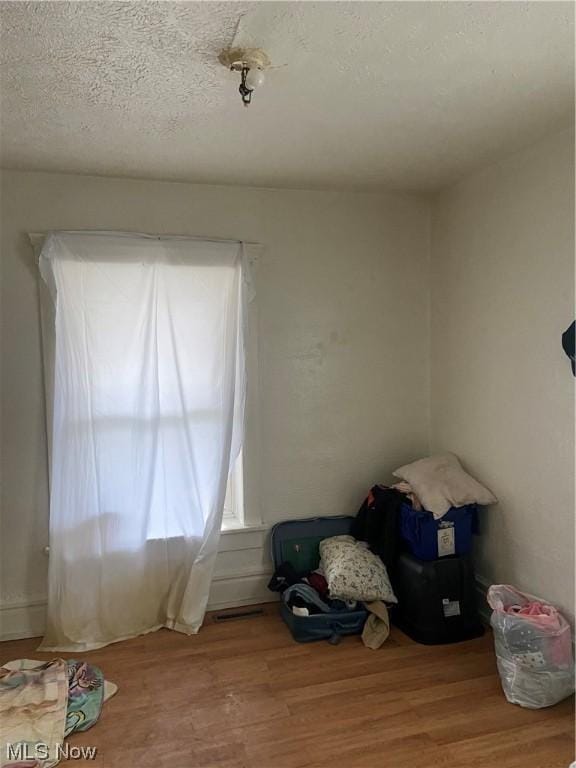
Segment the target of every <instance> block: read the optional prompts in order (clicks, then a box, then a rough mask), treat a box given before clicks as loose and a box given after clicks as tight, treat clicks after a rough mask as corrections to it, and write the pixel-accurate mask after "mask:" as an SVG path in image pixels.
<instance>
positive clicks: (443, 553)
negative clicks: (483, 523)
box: [400, 502, 478, 560]
mask: <svg viewBox="0 0 576 768" xmlns="http://www.w3.org/2000/svg"><path fill="white" fill-rule="evenodd" d="M477 513H478V507H477V505H476V504H468V505H466V506H464V507H452V508H451V509H450V510H448V512H447V513H446V514H445V515H444V517H442V518H440V520H436V519H435V518H434V516H433V515H432V513H431V512H427V511H426V510H422V511H421V512H417V511H416V510H415V509H413V508H412V505H411V504H408V503H407V502H405V503H404V504H402V507H401V509H400V536H401V537H402V539H403V540H404V541H405V542H406V544H407V545H408V548H409V550H410V552H411V553H412V554H413V555H414V556H415V557H417V558H418V559H419V560H438V559H439V558H441V557H449V556H451V555H456V556H458V557H459V556H461V555H467V554H469V553H470V551H471V549H472V534H474V533H477V526H478V514H477Z"/></svg>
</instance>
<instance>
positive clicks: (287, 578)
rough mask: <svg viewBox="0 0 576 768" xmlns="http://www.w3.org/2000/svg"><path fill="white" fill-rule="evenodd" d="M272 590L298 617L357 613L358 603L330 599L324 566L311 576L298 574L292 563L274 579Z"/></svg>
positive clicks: (276, 572) (286, 563) (285, 565)
mask: <svg viewBox="0 0 576 768" xmlns="http://www.w3.org/2000/svg"><path fill="white" fill-rule="evenodd" d="M268 589H271V590H272V592H280V593H281V595H282V599H283V601H284V602H285V603H286V605H288V606H289V607H290V608H291V610H292V613H293V614H294V615H295V616H314V615H316V614H318V613H332V612H333V611H354V610H356V608H357V601H356V600H340V599H339V598H332V597H330V595H329V589H328V582H327V581H326V577H325V575H324V570H323V568H322V566H320V567H319V568H317V569H316V570H315V571H309V572H308V573H297V572H296V570H295V569H294V567H293V566H292V565H291V564H290V563H288V562H285V563H282V564H281V565H280V566H279V567H278V568H277V569H276V571H275V572H274V575H273V576H272V578H271V579H270V582H269V584H268Z"/></svg>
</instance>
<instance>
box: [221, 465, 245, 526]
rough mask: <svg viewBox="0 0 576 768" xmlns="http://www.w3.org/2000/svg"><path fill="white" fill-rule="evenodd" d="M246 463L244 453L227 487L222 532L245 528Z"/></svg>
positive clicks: (233, 470) (231, 473)
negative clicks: (243, 458) (244, 473)
mask: <svg viewBox="0 0 576 768" xmlns="http://www.w3.org/2000/svg"><path fill="white" fill-rule="evenodd" d="M243 472H244V463H243V461H242V452H240V455H239V456H238V458H237V459H236V464H235V466H234V468H233V469H232V472H230V476H229V478H228V485H227V486H226V500H225V502H224V515H223V516H222V530H223V531H226V530H231V529H234V528H242V527H243V526H244V523H245V521H244V475H243Z"/></svg>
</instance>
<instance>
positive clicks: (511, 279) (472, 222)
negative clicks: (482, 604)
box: [431, 130, 574, 614]
mask: <svg viewBox="0 0 576 768" xmlns="http://www.w3.org/2000/svg"><path fill="white" fill-rule="evenodd" d="M432 244H433V245H432V353H431V360H432V428H431V444H432V448H433V449H450V450H452V451H454V452H455V453H457V454H458V455H459V456H460V457H461V459H462V460H463V462H464V463H465V465H466V467H467V468H468V469H469V470H470V471H471V472H472V473H473V474H474V475H476V476H477V477H478V478H479V479H481V480H482V481H484V482H485V483H486V484H487V485H488V486H489V487H490V488H491V489H492V490H493V491H494V493H495V494H496V495H497V496H498V498H499V499H500V503H499V504H498V505H497V506H494V507H493V508H490V509H489V510H488V511H487V512H486V513H483V520H484V523H485V524H484V525H483V530H482V533H483V535H482V536H481V537H480V539H479V553H478V558H477V566H478V572H479V575H480V576H481V577H483V578H484V579H485V580H486V581H487V582H510V583H513V584H516V585H517V586H519V587H521V588H524V589H526V590H528V591H532V592H535V593H536V594H539V595H542V596H544V597H546V598H549V599H550V600H555V601H557V602H558V603H559V604H560V605H561V606H563V607H564V608H565V609H566V610H568V611H569V612H570V613H572V614H573V613H574V378H573V377H572V372H571V370H570V366H569V361H568V359H567V358H566V356H565V355H564V353H563V351H562V348H561V344H560V336H561V333H562V332H563V331H564V330H565V329H566V328H567V326H568V325H569V324H570V323H571V322H572V321H573V320H574V138H573V134H572V132H571V130H566V131H564V132H562V133H559V134H557V135H554V136H551V137H549V138H548V139H546V140H545V141H542V142H541V143H539V144H537V145H536V146H534V147H532V148H530V149H528V150H526V151H524V152H521V153H519V154H516V155H514V156H513V157H510V158H509V159H507V160H506V161H504V162H502V163H500V164H498V165H494V166H491V167H489V168H487V169H485V170H483V171H482V172H480V173H477V174H476V175H474V176H473V177H471V178H469V179H467V180H466V181H464V182H463V183H461V184H459V185H458V186H456V187H454V188H452V189H450V190H448V191H447V192H445V193H443V194H441V195H440V196H439V197H438V199H437V200H436V202H435V205H434V208H433V224H432Z"/></svg>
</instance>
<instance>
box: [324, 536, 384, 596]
mask: <svg viewBox="0 0 576 768" xmlns="http://www.w3.org/2000/svg"><path fill="white" fill-rule="evenodd" d="M320 557H321V567H322V570H323V571H324V575H325V577H326V581H327V582H328V590H329V593H330V597H332V598H338V599H340V600H363V601H365V602H372V601H373V600H384V601H385V602H386V603H397V602H398V600H397V599H396V595H395V594H394V592H393V591H392V586H391V584H390V579H389V578H388V573H387V571H386V566H385V565H384V563H383V562H382V560H380V558H379V557H378V555H375V554H374V553H373V552H371V551H370V550H369V549H368V545H367V544H366V542H364V541H356V539H354V538H352V536H331V537H330V538H329V539H324V540H323V541H321V542H320Z"/></svg>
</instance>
